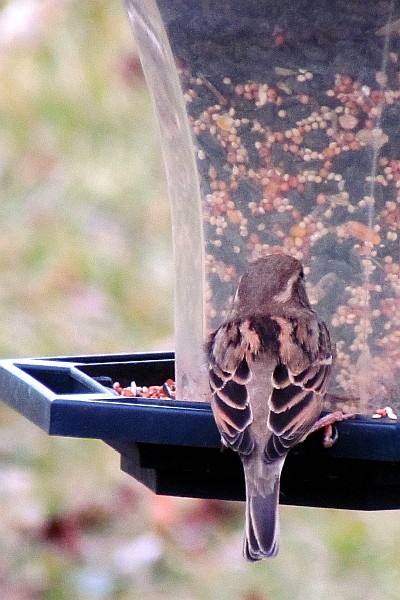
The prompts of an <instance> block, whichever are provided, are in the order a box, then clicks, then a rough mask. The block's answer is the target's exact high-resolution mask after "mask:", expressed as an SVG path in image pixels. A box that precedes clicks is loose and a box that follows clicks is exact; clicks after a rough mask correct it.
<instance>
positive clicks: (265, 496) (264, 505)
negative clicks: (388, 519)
mask: <svg viewBox="0 0 400 600" xmlns="http://www.w3.org/2000/svg"><path fill="white" fill-rule="evenodd" d="M246 471H247V470H246V469H245V478H246V531H245V540H244V548H243V553H244V556H245V558H247V559H248V560H250V561H257V560H261V559H263V558H273V557H274V556H276V555H277V554H278V551H279V514H278V504H279V475H278V476H277V477H276V478H275V480H274V481H272V482H271V484H270V485H268V486H266V487H267V489H266V490H265V491H262V490H260V489H259V487H258V486H257V487H256V486H254V483H253V481H254V480H253V479H252V477H251V476H250V473H248V472H246ZM268 488H269V489H268Z"/></svg>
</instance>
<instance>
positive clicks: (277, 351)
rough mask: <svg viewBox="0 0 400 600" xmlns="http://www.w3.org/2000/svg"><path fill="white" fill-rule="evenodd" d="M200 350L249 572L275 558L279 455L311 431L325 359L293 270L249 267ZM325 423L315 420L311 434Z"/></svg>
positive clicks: (323, 335)
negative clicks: (237, 496) (240, 507)
mask: <svg viewBox="0 0 400 600" xmlns="http://www.w3.org/2000/svg"><path fill="white" fill-rule="evenodd" d="M205 350H206V354H207V358H208V365H209V383H210V394H211V407H212V412H213V415H214V419H215V422H216V425H217V428H218V430H219V432H220V435H221V440H222V444H223V446H225V447H229V448H231V449H233V450H235V451H236V452H238V454H239V456H240V458H241V461H242V463H243V470H244V478H245V486H246V524H245V539H244V547H243V553H244V556H245V558H247V559H248V560H249V561H252V562H255V561H258V560H261V559H264V558H272V557H275V556H276V555H277V554H278V551H279V517H278V503H279V486H280V475H281V471H282V467H283V464H284V461H285V458H286V455H287V453H288V452H289V450H290V449H291V448H292V447H293V446H295V445H296V444H297V443H299V442H300V441H302V440H303V439H304V438H305V437H306V436H307V434H308V433H310V432H311V431H313V430H315V429H318V428H319V425H318V423H319V417H320V414H321V410H322V405H323V398H324V395H325V393H326V389H327V385H328V382H329V376H330V373H331V369H332V364H333V362H334V356H335V351H334V344H333V343H332V342H331V339H330V335H329V331H328V328H327V326H326V324H325V323H324V322H323V321H322V320H320V319H319V318H318V316H317V314H316V312H315V311H314V310H313V308H312V307H311V305H310V302H309V299H308V296H307V292H306V287H305V281H304V269H303V265H302V263H301V262H300V261H299V260H297V259H296V258H294V257H292V256H290V255H286V254H271V255H268V256H264V257H262V258H259V259H258V260H256V261H254V262H252V263H250V264H249V266H248V269H247V271H246V272H245V273H244V274H243V276H242V278H241V280H240V282H239V285H238V288H237V292H236V295H235V298H234V300H233V302H232V307H231V310H230V312H229V314H228V316H227V318H226V319H225V321H224V322H223V323H222V324H221V325H220V326H219V327H218V328H217V329H216V330H215V331H213V332H212V333H211V335H210V336H209V338H208V340H207V342H206V346H205ZM337 420H341V419H340V418H338V419H337ZM329 423H330V422H328V420H326V419H325V420H324V418H322V419H321V427H322V426H323V425H324V424H329ZM331 441H332V443H333V440H331ZM327 445H329V442H327Z"/></svg>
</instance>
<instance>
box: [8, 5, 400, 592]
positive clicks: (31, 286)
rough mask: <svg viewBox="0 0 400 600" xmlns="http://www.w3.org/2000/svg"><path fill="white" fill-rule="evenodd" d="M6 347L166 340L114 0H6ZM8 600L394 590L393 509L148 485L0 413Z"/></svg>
mask: <svg viewBox="0 0 400 600" xmlns="http://www.w3.org/2000/svg"><path fill="white" fill-rule="evenodd" d="M0 128H1V129H0V138H1V143H0V188H1V203H0V231H1V235H0V320H1V327H0V354H1V355H2V356H35V355H36V356H37V355H51V354H61V353H62V354H75V353H102V352H105V353H110V352H121V351H135V350H146V349H151V348H152V349H162V348H170V347H172V342H171V336H172V313H173V310H172V305H173V296H172V250H171V236H170V222H169V207H168V202H167V198H166V191H165V183H164V176H163V170H162V166H161V159H160V153H159V144H158V140H157V133H156V128H155V125H154V117H153V114H152V110H151V105H150V101H149V97H148V94H147V91H146V87H145V83H144V80H143V75H142V72H141V69H140V65H139V62H138V57H137V54H136V51H135V47H134V42H133V40H132V37H131V33H130V30H129V26H128V21H127V19H126V18H125V14H124V10H123V7H122V3H120V2H117V0H90V1H89V2H83V3H82V2H78V1H77V0H0ZM0 510H1V514H2V518H1V519H0V555H1V557H2V558H1V561H0V596H1V598H2V599H3V600H70V598H74V599H75V600H92V599H93V600H128V599H129V600H134V599H136V598H140V599H141V600H161V599H162V600H207V599H210V598H218V599H219V600H272V599H274V600H310V599H311V598H313V599H314V598H321V599H322V598H323V599H324V600H337V599H338V598H341V599H345V600H347V599H348V600H397V598H398V597H399V594H400V569H399V568H398V565H399V564H400V548H399V545H398V539H399V535H400V518H399V514H398V513H397V512H393V513H386V512H385V513H358V512H343V511H333V510H316V509H301V508H292V507H282V509H281V517H282V518H281V521H282V549H281V553H280V555H279V557H278V558H277V559H275V560H272V561H267V562H263V563H261V564H256V565H250V564H247V563H245V562H244V560H243V559H242V557H241V545H242V529H243V507H242V506H241V505H240V504H234V503H224V502H212V501H200V500H187V499H173V498H163V497H156V496H154V495H153V494H151V493H150V492H148V491H147V490H145V489H144V488H143V487H142V486H141V485H139V484H137V483H136V482H135V481H134V480H132V479H130V478H128V477H127V476H126V475H124V474H122V473H121V472H120V470H119V459H118V456H117V454H116V453H115V452H113V451H111V450H110V449H109V448H107V447H106V446H105V445H104V444H102V443H101V442H98V441H90V440H75V439H60V438H48V437H47V436H45V435H44V434H43V433H41V432H40V431H39V430H38V429H37V428H35V427H34V426H33V425H31V424H30V423H28V422H27V421H25V420H24V419H23V418H21V417H18V416H17V415H15V414H14V413H13V412H12V411H11V410H9V409H7V408H6V407H5V406H1V407H0Z"/></svg>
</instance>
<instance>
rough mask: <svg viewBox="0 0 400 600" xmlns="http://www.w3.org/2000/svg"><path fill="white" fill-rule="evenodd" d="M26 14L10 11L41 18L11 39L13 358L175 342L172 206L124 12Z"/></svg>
mask: <svg viewBox="0 0 400 600" xmlns="http://www.w3.org/2000/svg"><path fill="white" fill-rule="evenodd" d="M21 4H23V3H22V2H18V1H17V0H14V1H13V2H9V3H5V4H4V8H3V14H2V15H0V33H1V29H2V27H1V26H2V21H1V17H2V18H3V28H4V20H5V19H6V18H7V17H8V19H9V20H11V21H12V20H13V19H14V20H15V19H16V16H15V15H14V16H13V17H12V16H11V15H10V12H11V8H12V6H14V11H17V10H18V9H19V10H20V11H22V12H20V15H21V18H22V17H24V18H25V19H26V21H27V23H26V28H27V30H26V31H21V28H22V25H21V24H20V25H19V27H20V30H19V31H16V32H15V34H14V38H12V37H11V39H10V40H9V42H8V43H4V45H3V47H2V46H1V42H0V77H1V86H0V123H1V140H2V143H1V146H0V185H1V189H2V198H3V201H2V203H1V206H0V222H1V231H2V235H1V237H0V273H1V278H0V300H1V302H0V319H1V322H2V323H3V327H2V328H1V332H0V352H1V354H3V355H15V354H17V355H35V354H36V355H37V354H43V353H52V354H60V353H65V354H71V353H89V352H94V353H100V352H112V351H115V350H126V351H131V350H135V349H148V348H150V347H152V346H153V345H154V343H155V341H156V340H162V339H163V338H170V336H171V332H172V284H171V279H172V268H171V265H172V256H171V253H172V251H171V238H170V222H169V207H168V202H167V199H166V193H165V185H164V179H163V172H162V166H161V160H160V156H159V146H158V139H157V133H156V131H155V129H156V128H155V126H154V120H153V115H152V109H151V105H150V102H149V98H148V94H147V90H146V87H145V84H144V80H143V76H142V73H141V69H140V65H139V62H138V58H137V55H136V52H135V50H134V45H133V41H132V37H131V33H130V30H129V26H128V22H127V20H126V19H125V15H124V11H123V7H122V3H121V4H119V3H118V2H110V1H101V0H100V1H97V0H96V1H93V2H88V3H84V4H83V5H82V3H80V2H72V1H71V2H68V1H67V0H58V2H48V1H46V2H41V1H40V0H30V1H29V2H28V5H29V4H30V5H31V11H33V13H32V14H30V15H29V14H25V13H24V12H23V10H22V9H21V7H20V5H21ZM35 10H36V12H35ZM39 19H40V23H38V22H37V21H38V20H39ZM10 27H11V23H10V24H9V28H10ZM14 28H15V29H16V30H17V26H16V24H14ZM17 33H19V35H17ZM38 315H40V318H38ZM60 315H62V317H61V316H60ZM166 343H167V342H166Z"/></svg>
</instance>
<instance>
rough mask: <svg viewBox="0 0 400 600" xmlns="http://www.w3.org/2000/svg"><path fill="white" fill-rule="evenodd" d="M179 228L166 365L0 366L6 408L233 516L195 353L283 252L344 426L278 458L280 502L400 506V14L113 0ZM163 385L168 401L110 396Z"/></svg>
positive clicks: (225, 460)
mask: <svg viewBox="0 0 400 600" xmlns="http://www.w3.org/2000/svg"><path fill="white" fill-rule="evenodd" d="M125 4H126V8H127V12H128V16H129V19H130V22H131V25H132V29H133V33H134V37H135V39H136V42H137V44H138V48H139V52H140V56H141V60H142V64H143V69H144V73H145V76H146V81H147V84H148V88H149V91H150V94H151V97H152V100H153V103H154V107H155V112H156V115H157V120H158V124H159V129H160V139H161V146H162V150H163V156H164V162H165V167H166V174H167V181H168V188H169V195H170V200H171V211H172V221H173V240H174V259H175V354H174V355H172V354H155V355H146V354H138V355H131V356H92V357H61V358H60V357H59V358H51V359H23V360H16V361H10V360H9V361H2V362H1V363H0V393H1V395H2V397H3V398H4V400H5V401H6V402H8V403H9V404H10V405H11V406H13V407H14V408H16V409H17V410H19V411H20V412H21V413H22V414H24V415H25V416H27V417H28V418H29V419H30V420H32V421H33V422H35V423H36V424H38V425H39V426H41V427H42V428H44V429H45V430H46V431H47V432H48V433H50V434H53V435H71V436H82V437H94V438H99V439H102V440H105V441H106V442H107V443H108V444H110V445H111V446H112V447H114V448H115V449H117V450H118V451H119V452H120V453H121V456H122V463H121V464H122V468H123V469H124V470H125V471H127V472H128V473H129V474H131V475H133V476H134V477H136V478H138V479H139V480H140V481H142V482H144V483H145V484H146V485H148V486H149V487H150V488H151V489H154V490H155V491H156V492H158V493H165V494H178V495H183V496H185V495H188V496H196V497H211V498H231V499H243V498H244V486H243V477H242V472H241V466H240V461H239V459H238V457H237V456H236V455H235V454H234V453H230V452H224V453H221V452H220V450H219V447H220V440H219V436H218V433H217V430H216V427H215V425H214V422H213V420H212V414H211V409H210V407H209V405H208V403H206V402H204V400H206V399H207V396H208V382H207V369H206V361H205V357H204V351H203V348H204V341H205V339H206V338H207V335H208V334H209V333H210V332H211V331H212V330H213V329H215V328H216V327H218V326H219V325H220V324H221V323H222V322H223V320H224V319H225V318H226V315H227V314H228V311H229V308H230V305H231V303H232V299H233V296H234V293H235V290H236V288H237V285H238V281H239V279H240V277H241V275H242V274H243V273H244V272H245V271H246V268H247V266H248V264H249V262H251V261H253V260H255V259H257V258H259V257H262V256H265V255H268V254H271V253H287V254H291V255H293V256H295V257H296V258H298V259H300V260H301V261H302V262H303V264H304V267H305V272H306V279H307V291H308V295H309V298H310V301H311V304H312V305H313V307H314V308H315V310H316V312H317V313H318V315H319V316H320V317H321V318H322V319H323V320H324V321H325V322H326V323H327V325H328V327H329V329H330V331H331V334H332V337H333V339H334V340H335V342H336V346H337V356H336V362H335V369H334V373H333V377H332V382H331V387H330V389H329V393H328V394H327V396H326V406H325V409H326V410H332V409H336V408H339V409H342V410H350V411H354V412H356V413H357V417H356V418H355V419H352V420H348V421H346V422H343V423H341V424H339V425H338V430H339V439H338V441H337V443H336V444H335V445H334V446H333V447H332V448H331V449H323V448H322V446H321V444H320V439H319V437H318V434H315V435H313V436H310V438H309V439H308V440H306V442H304V443H303V444H300V445H299V446H298V447H296V448H295V449H294V450H292V451H291V452H290V454H289V457H288V459H287V461H286V464H285V467H284V470H283V474H282V486H281V501H282V502H286V503H291V504H308V505H312V506H336V507H342V508H365V509H375V508H399V507H400V494H399V491H400V430H399V425H398V424H397V415H396V411H397V410H398V409H399V407H400V402H399V396H398V387H399V384H400V316H399V315H400V300H399V298H400V251H399V248H400V247H399V240H398V230H399V228H400V212H399V211H400V208H399V204H400V141H399V140H400V6H398V5H397V4H396V3H395V2H393V1H390V0H383V1H382V2H378V3H373V2H369V3H365V2H362V1H361V0H350V1H349V0H329V1H318V2H316V1H314V0H309V1H307V2H292V1H291V0H279V1H277V0H263V2H256V1H255V0H244V1H243V2H240V3H239V2H236V1H233V0H222V2H218V3H216V2H214V3H211V2H206V1H205V0H199V1H196V2H194V1H191V0H179V1H178V0H157V1H156V0H125ZM168 378H174V379H175V380H176V386H177V399H172V398H166V399H163V400H160V399H158V400H154V399H153V400H151V399H144V398H122V397H116V396H115V394H114V393H113V392H112V390H111V389H110V387H109V382H110V381H111V382H113V381H114V382H115V381H120V382H121V383H122V384H123V385H128V384H129V382H130V381H132V380H135V381H136V382H137V383H138V385H146V386H148V385H152V384H159V385H162V383H163V382H164V381H165V380H166V379H168Z"/></svg>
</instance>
